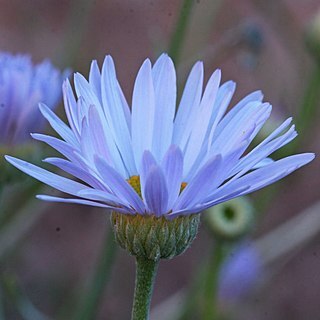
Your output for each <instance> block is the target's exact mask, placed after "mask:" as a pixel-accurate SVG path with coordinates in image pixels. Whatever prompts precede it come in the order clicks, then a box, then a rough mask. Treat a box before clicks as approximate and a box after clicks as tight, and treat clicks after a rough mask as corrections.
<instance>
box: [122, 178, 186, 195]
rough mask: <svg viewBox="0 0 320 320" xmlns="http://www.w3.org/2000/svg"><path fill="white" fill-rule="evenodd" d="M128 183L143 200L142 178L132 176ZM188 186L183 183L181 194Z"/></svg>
mask: <svg viewBox="0 0 320 320" xmlns="http://www.w3.org/2000/svg"><path fill="white" fill-rule="evenodd" d="M127 182H128V183H129V184H130V186H131V187H132V188H133V189H134V191H135V192H136V193H137V194H138V195H139V196H140V198H142V196H141V184H140V176H131V177H130V178H129V179H127ZM186 186H187V183H186V182H182V183H181V187H180V193H181V192H182V191H183V190H184V188H185V187H186Z"/></svg>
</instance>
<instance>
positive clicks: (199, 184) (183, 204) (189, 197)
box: [172, 155, 222, 211]
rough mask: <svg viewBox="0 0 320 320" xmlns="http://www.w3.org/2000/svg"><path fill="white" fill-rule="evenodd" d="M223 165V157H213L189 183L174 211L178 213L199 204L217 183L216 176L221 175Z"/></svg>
mask: <svg viewBox="0 0 320 320" xmlns="http://www.w3.org/2000/svg"><path fill="white" fill-rule="evenodd" d="M221 165H222V157H221V155H216V156H213V157H212V159H210V160H209V161H208V162H207V163H206V165H204V166H203V167H202V168H201V169H200V170H199V171H198V173H197V174H196V175H195V177H194V178H193V179H192V180H191V181H190V182H189V183H188V185H187V186H186V188H185V189H184V190H183V191H182V193H181V195H180V196H179V198H178V200H177V202H176V203H175V204H174V206H173V209H172V210H173V211H177V210H180V209H183V208H187V207H189V206H193V205H195V204H197V203H199V201H201V200H202V199H203V198H204V196H205V194H206V193H207V192H208V188H211V187H212V184H214V183H215V176H218V175H219V174H220V170H221Z"/></svg>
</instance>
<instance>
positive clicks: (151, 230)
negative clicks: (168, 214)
mask: <svg viewBox="0 0 320 320" xmlns="http://www.w3.org/2000/svg"><path fill="white" fill-rule="evenodd" d="M199 222H200V214H196V215H189V216H180V217H177V218H175V219H172V220H168V219H167V218H165V217H163V216H161V217H156V216H154V215H140V214H135V215H128V214H122V213H117V212H115V211H113V212H112V215H111V224H112V227H113V230H114V234H115V239H116V241H117V242H118V244H119V245H120V246H121V247H122V248H123V249H125V250H127V251H128V252H129V253H130V254H131V255H133V256H136V257H137V258H144V259H148V260H153V261H157V260H159V259H171V258H173V257H175V256H177V255H179V254H181V253H183V252H184V251H185V250H186V249H187V248H188V247H189V246H190V245H191V243H192V241H193V240H194V239H195V237H196V235H197V231H198V226H199Z"/></svg>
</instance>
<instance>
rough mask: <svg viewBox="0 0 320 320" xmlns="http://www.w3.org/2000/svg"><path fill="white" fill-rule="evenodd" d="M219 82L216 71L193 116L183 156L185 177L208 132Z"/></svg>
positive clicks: (218, 71)
mask: <svg viewBox="0 0 320 320" xmlns="http://www.w3.org/2000/svg"><path fill="white" fill-rule="evenodd" d="M220 80H221V71H220V70H216V71H215V72H214V73H213V74H212V76H211V77H210V79H209V81H208V84H207V86H206V89H205V92H204V94H203V98H202V99H201V103H200V106H199V110H198V113H197V115H196V116H195V119H193V126H192V131H191V135H190V138H189V140H188V144H187V147H186V151H185V154H184V174H185V175H187V174H188V172H189V170H190V169H191V167H192V165H193V163H194V161H195V160H196V158H197V156H198V154H199V152H200V150H201V148H202V145H203V142H204V140H205V137H206V134H207V131H208V125H209V122H210V119H211V115H212V113H213V107H214V105H215V99H216V96H217V93H218V89H219V84H220ZM220 111H221V112H222V114H223V113H224V110H219V112H220ZM219 112H218V113H217V114H216V116H217V117H219ZM222 114H221V115H222ZM221 115H220V116H221Z"/></svg>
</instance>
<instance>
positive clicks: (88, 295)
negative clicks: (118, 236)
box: [75, 228, 117, 320]
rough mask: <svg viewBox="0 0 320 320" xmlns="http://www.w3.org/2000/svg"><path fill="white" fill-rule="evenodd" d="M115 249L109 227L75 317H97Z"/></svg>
mask: <svg viewBox="0 0 320 320" xmlns="http://www.w3.org/2000/svg"><path fill="white" fill-rule="evenodd" d="M116 249H117V248H116V245H115V241H114V235H113V232H112V230H110V228H109V229H108V232H107V235H106V238H105V240H104V244H103V248H102V252H101V256H100V258H99V261H98V263H97V268H96V270H95V272H94V275H93V278H92V280H91V283H90V285H89V288H88V290H87V291H86V292H85V294H84V296H83V298H82V303H81V305H80V308H79V310H78V312H77V313H76V316H75V319H77V320H90V319H97V313H98V311H99V305H100V302H101V299H102V297H103V292H104V291H105V288H106V286H107V284H108V282H109V279H110V274H111V270H112V265H113V262H114V260H115V256H116V251H117V250H116Z"/></svg>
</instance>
